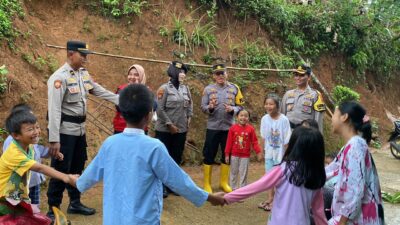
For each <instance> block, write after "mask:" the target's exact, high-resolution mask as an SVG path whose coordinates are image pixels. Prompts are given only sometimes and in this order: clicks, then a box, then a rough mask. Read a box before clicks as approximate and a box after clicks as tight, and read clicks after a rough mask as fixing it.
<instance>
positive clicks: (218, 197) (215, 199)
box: [207, 193, 225, 206]
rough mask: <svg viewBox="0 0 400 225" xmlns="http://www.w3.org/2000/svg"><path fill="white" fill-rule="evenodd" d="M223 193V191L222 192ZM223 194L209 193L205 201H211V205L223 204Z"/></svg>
mask: <svg viewBox="0 0 400 225" xmlns="http://www.w3.org/2000/svg"><path fill="white" fill-rule="evenodd" d="M223 194H225V193H223ZM223 194H221V193H216V194H209V195H208V198H207V201H209V202H210V203H211V205H214V206H217V205H220V206H223V205H224V204H225V199H224V197H223Z"/></svg>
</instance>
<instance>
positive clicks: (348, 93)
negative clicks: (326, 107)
mask: <svg viewBox="0 0 400 225" xmlns="http://www.w3.org/2000/svg"><path fill="white" fill-rule="evenodd" d="M332 97H333V100H334V101H335V102H336V105H340V104H341V103H342V102H345V101H359V100H360V94H358V93H357V92H355V91H353V90H352V89H351V88H348V87H345V86H341V85H338V86H336V87H335V88H334V89H333V92H332Z"/></svg>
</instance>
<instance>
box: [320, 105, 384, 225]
mask: <svg viewBox="0 0 400 225" xmlns="http://www.w3.org/2000/svg"><path fill="white" fill-rule="evenodd" d="M332 130H333V132H334V133H336V134H339V135H340V136H342V137H343V139H344V140H345V141H346V145H345V146H344V147H343V148H342V150H340V152H339V153H338V155H337V157H336V158H335V160H334V161H333V162H332V163H331V164H329V166H327V168H326V169H325V170H326V175H327V177H328V178H330V177H332V176H337V183H336V185H335V190H334V193H333V200H332V218H331V219H330V220H329V224H348V225H353V224H363V225H372V224H373V225H375V224H384V217H383V207H382V198H381V189H380V184H379V178H378V173H377V171H376V167H375V164H374V160H373V158H372V156H371V154H370V152H369V151H368V143H369V142H370V141H371V135H372V133H371V123H370V122H369V118H368V116H367V115H366V111H365V109H364V108H363V107H362V106H361V105H360V104H359V103H356V102H343V103H342V104H340V105H339V107H336V109H335V113H334V114H333V117H332Z"/></svg>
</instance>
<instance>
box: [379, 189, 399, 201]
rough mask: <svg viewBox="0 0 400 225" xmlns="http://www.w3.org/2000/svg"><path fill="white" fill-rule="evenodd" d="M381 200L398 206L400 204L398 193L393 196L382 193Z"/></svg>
mask: <svg viewBox="0 0 400 225" xmlns="http://www.w3.org/2000/svg"><path fill="white" fill-rule="evenodd" d="M382 199H383V200H384V201H386V202H389V203H392V204H398V203H400V192H397V193H395V194H390V193H387V192H384V191H382Z"/></svg>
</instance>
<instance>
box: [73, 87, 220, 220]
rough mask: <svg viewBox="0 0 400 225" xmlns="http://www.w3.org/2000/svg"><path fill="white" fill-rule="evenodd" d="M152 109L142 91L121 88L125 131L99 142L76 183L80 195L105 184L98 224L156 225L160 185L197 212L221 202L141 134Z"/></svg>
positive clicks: (147, 94) (150, 99)
mask: <svg viewBox="0 0 400 225" xmlns="http://www.w3.org/2000/svg"><path fill="white" fill-rule="evenodd" d="M152 106H153V96H152V94H151V92H150V91H149V90H148V88H147V87H146V86H144V85H141V84H133V85H129V86H128V87H126V88H124V89H123V90H122V92H121V93H120V96H119V108H120V111H121V114H122V116H123V117H124V119H125V120H126V122H127V128H125V130H124V132H123V133H120V134H116V135H113V136H111V137H109V138H107V139H106V140H105V141H104V143H103V145H102V146H101V148H100V150H99V153H98V154H97V156H96V157H95V158H94V159H93V161H92V162H91V163H90V165H89V166H88V167H87V168H86V170H85V171H84V172H83V174H82V175H81V177H79V179H78V180H77V182H76V186H77V188H78V190H79V191H80V192H84V191H86V190H87V189H89V188H90V187H92V186H93V185H94V184H96V183H98V182H99V181H101V180H104V181H103V184H104V188H103V211H104V213H103V224H107V225H108V224H109V225H111V224H143V225H144V224H149V225H150V224H151V225H153V224H160V217H161V212H162V208H163V207H162V203H163V198H162V192H163V186H162V184H165V185H166V186H167V187H169V188H170V189H171V190H172V191H174V192H175V193H178V194H179V195H181V196H183V197H184V198H186V199H187V200H189V201H190V202H192V203H193V204H194V205H195V206H197V207H199V206H201V205H203V204H204V202H205V201H209V202H211V203H212V204H213V205H222V204H223V201H224V200H223V198H222V197H218V196H214V195H212V194H208V193H207V192H205V191H203V190H202V189H201V188H199V187H198V186H197V185H196V184H195V183H194V182H193V181H192V179H191V178H190V177H189V176H188V175H187V174H186V173H185V172H184V171H183V170H182V169H181V168H179V166H178V165H177V164H176V163H175V162H174V160H173V159H172V158H171V157H170V156H169V154H168V151H167V149H166V147H165V146H164V144H162V143H161V142H160V141H159V140H157V139H155V138H152V137H149V136H147V135H145V134H144V128H145V127H146V126H147V124H148V123H149V121H151V118H152Z"/></svg>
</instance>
